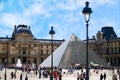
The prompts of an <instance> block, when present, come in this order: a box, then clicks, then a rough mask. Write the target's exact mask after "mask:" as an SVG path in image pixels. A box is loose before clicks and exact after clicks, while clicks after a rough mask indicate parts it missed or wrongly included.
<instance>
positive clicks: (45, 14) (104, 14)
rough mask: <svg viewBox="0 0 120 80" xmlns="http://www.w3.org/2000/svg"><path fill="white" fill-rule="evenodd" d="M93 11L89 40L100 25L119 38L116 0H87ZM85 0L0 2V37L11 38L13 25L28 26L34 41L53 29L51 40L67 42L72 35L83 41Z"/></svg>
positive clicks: (119, 1)
mask: <svg viewBox="0 0 120 80" xmlns="http://www.w3.org/2000/svg"><path fill="white" fill-rule="evenodd" d="M88 1H89V2H90V7H91V8H92V10H93V13H92V14H91V19H90V22H89V37H90V38H92V36H93V35H96V33H97V32H98V30H101V28H102V27H104V26H113V28H114V30H115V32H116V34H117V35H118V37H119V36H120V32H119V31H120V28H119V27H120V0H88ZM85 2H86V0H0V37H5V36H6V35H8V36H9V37H11V34H12V31H13V29H14V25H19V24H25V25H28V26H30V27H31V30H32V33H33V35H34V37H35V38H39V39H45V38H47V39H49V38H50V35H49V30H50V27H51V26H54V30H55V32H56V34H55V35H54V38H55V39H67V38H68V37H69V36H70V35H71V34H72V33H75V34H76V35H77V36H78V37H79V38H80V39H82V40H84V39H85V38H86V27H85V21H84V16H83V14H82V12H81V11H82V9H83V8H84V7H85Z"/></svg>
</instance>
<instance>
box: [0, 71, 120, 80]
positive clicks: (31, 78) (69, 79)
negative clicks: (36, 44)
mask: <svg viewBox="0 0 120 80" xmlns="http://www.w3.org/2000/svg"><path fill="white" fill-rule="evenodd" d="M6 72H7V80H20V74H21V73H22V71H20V70H17V73H16V79H11V77H10V73H11V72H15V70H14V69H7V70H6ZM63 72H67V70H63ZM77 72H80V71H79V70H75V71H74V73H73V74H71V75H70V74H62V80H77V78H76V74H77ZM4 73H5V69H3V70H2V71H1V72H0V76H1V79H0V80H5V79H4ZM101 73H102V74H103V73H106V75H107V77H106V80H112V74H113V71H112V70H105V69H104V70H99V72H98V74H96V72H94V70H93V69H91V70H90V80H100V74H101ZM115 73H116V70H115ZM22 75H23V78H22V80H25V76H26V73H25V72H23V73H22ZM118 78H119V77H118ZM28 80H49V78H41V79H39V78H38V75H37V76H35V75H34V74H33V72H31V73H30V75H28ZM118 80H119V79H118Z"/></svg>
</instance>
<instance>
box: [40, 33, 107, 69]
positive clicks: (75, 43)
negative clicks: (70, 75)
mask: <svg viewBox="0 0 120 80" xmlns="http://www.w3.org/2000/svg"><path fill="white" fill-rule="evenodd" d="M88 55H89V64H90V62H93V63H96V64H100V65H106V64H107V63H106V62H105V61H104V60H103V59H102V58H101V57H100V56H99V55H97V54H96V53H95V52H94V51H92V50H91V49H90V48H88ZM71 64H82V65H85V64H86V43H84V42H83V41H81V40H80V39H79V38H78V37H77V36H76V35H75V34H72V35H71V37H70V38H69V39H68V40H66V41H65V42H63V43H62V44H61V45H60V46H59V47H58V48H57V49H56V50H55V51H54V52H53V66H58V67H64V68H65V67H69V66H70V65H71ZM40 66H47V67H48V66H49V67H50V66H51V55H50V56H49V57H48V58H47V59H46V60H45V61H44V62H43V63H41V64H40Z"/></svg>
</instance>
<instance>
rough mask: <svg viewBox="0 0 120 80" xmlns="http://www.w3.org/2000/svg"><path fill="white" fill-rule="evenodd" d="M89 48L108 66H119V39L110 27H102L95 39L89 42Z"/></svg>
mask: <svg viewBox="0 0 120 80" xmlns="http://www.w3.org/2000/svg"><path fill="white" fill-rule="evenodd" d="M89 47H90V48H92V49H93V51H95V52H96V53H97V54H99V55H100V56H102V58H104V59H105V60H106V61H107V63H108V65H112V66H120V38H118V37H117V35H116V34H115V32H114V30H113V28H112V27H109V26H107V27H103V28H102V29H101V31H98V33H97V34H96V38H95V37H93V39H91V40H89Z"/></svg>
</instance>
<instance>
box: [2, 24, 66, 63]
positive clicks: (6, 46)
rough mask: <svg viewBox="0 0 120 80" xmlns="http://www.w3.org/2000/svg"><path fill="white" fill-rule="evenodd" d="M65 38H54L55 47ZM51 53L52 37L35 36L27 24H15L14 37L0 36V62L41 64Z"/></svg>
mask: <svg viewBox="0 0 120 80" xmlns="http://www.w3.org/2000/svg"><path fill="white" fill-rule="evenodd" d="M63 41H64V40H53V49H54V50H55V49H57V48H58V47H59V45H60V44H61V43H62V42H63ZM50 54H51V39H36V38H34V36H33V34H32V32H31V29H30V27H28V26H27V25H18V26H14V30H13V33H12V37H11V38H9V37H0V62H1V63H3V64H4V63H5V62H6V63H9V64H16V63H17V60H18V59H20V60H21V62H22V64H32V63H34V64H40V63H41V62H42V61H43V60H44V59H46V57H48V56H49V55H50Z"/></svg>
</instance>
